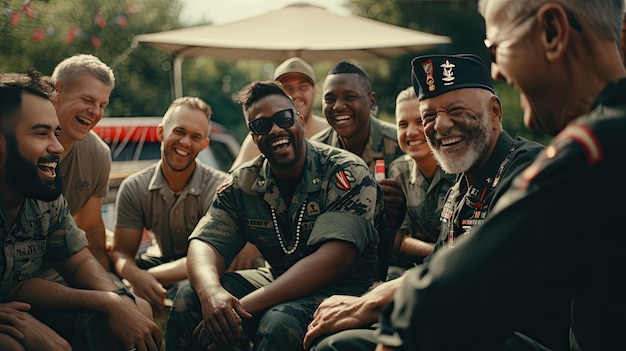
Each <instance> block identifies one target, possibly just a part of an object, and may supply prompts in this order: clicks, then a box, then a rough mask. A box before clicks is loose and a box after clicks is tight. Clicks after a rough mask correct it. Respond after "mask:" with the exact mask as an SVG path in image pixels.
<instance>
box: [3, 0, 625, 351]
mask: <svg viewBox="0 0 626 351" xmlns="http://www.w3.org/2000/svg"><path fill="white" fill-rule="evenodd" d="M526 2H531V0H528V1H520V2H519V4H516V5H513V4H511V3H506V2H498V1H493V0H491V1H489V0H481V1H480V3H479V7H480V11H481V14H482V15H483V16H484V17H485V23H486V28H487V38H488V39H489V41H490V44H489V46H488V47H489V49H490V50H491V53H492V56H493V57H492V64H491V70H490V69H489V67H488V66H487V65H486V64H485V63H484V62H483V61H482V60H481V59H480V58H479V57H478V56H475V55H471V54H456V55H424V56H418V57H416V58H414V59H413V61H412V62H411V71H410V75H411V81H412V86H410V87H407V88H406V89H404V90H402V91H401V92H400V93H399V94H398V97H397V100H396V113H395V115H396V124H395V125H393V124H391V123H388V122H384V121H382V120H380V119H378V118H376V116H375V111H376V110H377V107H376V93H375V92H374V90H373V89H372V85H371V82H370V79H369V77H368V75H367V74H366V73H365V72H364V71H363V70H362V69H361V68H359V67H358V66H357V65H355V64H354V63H351V62H348V61H342V62H339V63H338V64H337V65H335V66H334V67H333V68H332V69H331V70H330V71H329V72H328V74H327V76H326V77H325V79H324V83H323V89H322V112H323V114H324V117H325V122H324V119H323V118H320V117H317V116H315V115H314V114H313V112H312V111H313V101H314V100H315V97H316V94H317V90H316V88H315V81H316V79H315V72H314V70H313V69H312V67H311V66H310V65H309V64H308V63H306V62H305V61H303V60H302V59H300V58H297V57H294V58H291V59H289V60H287V61H285V62H284V63H283V64H281V65H280V66H278V67H277V69H276V72H275V75H274V80H268V81H255V82H252V83H250V84H248V85H246V86H245V87H244V88H243V89H242V90H241V91H240V94H239V99H240V103H241V106H242V112H243V117H244V120H245V123H246V124H247V126H248V129H249V130H250V134H249V135H248V136H247V138H246V140H245V141H244V144H243V146H242V150H244V152H242V154H241V155H240V157H239V158H238V159H237V161H236V163H235V164H234V165H233V167H232V169H231V170H230V171H229V172H228V173H225V172H222V171H218V170H215V169H212V168H211V167H208V166H206V165H204V164H203V163H202V162H200V161H199V160H197V155H198V153H199V152H200V151H201V150H202V149H203V148H205V147H207V146H208V145H209V143H210V135H209V130H210V123H211V114H212V110H211V107H210V106H209V105H208V104H207V103H206V102H204V101H203V100H201V99H199V98H197V97H183V98H179V99H176V100H174V101H173V102H172V104H171V105H170V107H169V108H168V110H167V111H166V113H165V114H164V116H163V119H162V121H161V123H160V124H159V126H158V127H157V137H158V139H159V140H160V141H161V159H160V160H159V161H158V162H156V163H155V164H154V165H152V166H149V167H148V168H146V169H144V170H141V171H139V172H137V173H135V174H133V175H131V176H130V177H128V178H126V179H125V180H124V181H123V183H122V184H121V186H120V189H119V191H118V194H117V199H116V210H117V214H116V225H115V228H114V235H113V242H112V244H111V247H109V248H108V249H107V248H105V246H104V244H103V243H104V231H103V224H102V218H101V216H100V214H99V213H98V215H97V216H95V217H99V218H94V216H93V213H94V209H96V208H98V206H101V205H102V197H103V187H102V177H103V176H106V175H108V174H107V173H108V169H110V162H111V161H110V160H111V159H110V154H107V153H106V152H108V149H107V146H106V145H105V144H104V143H103V142H102V141H101V140H100V139H98V137H97V136H96V135H95V134H94V133H93V132H92V131H91V129H92V128H93V127H94V126H95V125H96V124H97V122H98V121H99V120H100V119H101V118H102V115H103V110H104V108H105V106H106V105H107V104H108V97H109V94H110V92H111V91H112V89H113V86H114V78H113V75H112V71H111V69H110V68H109V67H107V66H106V65H105V64H103V63H102V62H101V61H100V60H98V59H97V58H95V57H94V56H91V55H77V56H74V57H72V58H69V59H67V60H64V61H63V62H62V63H61V64H59V66H58V67H57V69H55V72H54V73H53V75H52V76H51V77H47V76H43V75H42V74H41V73H39V72H37V71H34V70H31V71H29V72H28V73H26V74H17V73H2V74H0V171H1V172H0V195H1V205H2V207H1V210H0V221H1V222H2V229H0V242H2V245H3V248H4V250H3V252H4V254H3V255H1V256H0V268H1V270H2V273H3V279H2V281H1V283H0V298H1V300H0V345H2V348H3V350H4V349H6V350H41V349H46V350H69V349H74V350H117V349H119V350H159V349H161V348H162V347H163V345H165V347H166V348H167V349H168V350H230V349H241V350H250V349H253V350H301V349H306V350H456V349H472V350H473V349H481V350H485V349H487V350H491V349H493V350H496V349H505V350H529V349H530V350H546V349H550V350H566V349H570V348H571V349H580V350H601V349H615V348H619V345H620V344H619V342H620V335H619V332H620V331H621V329H622V328H621V327H623V326H624V322H623V321H622V320H623V319H622V318H620V316H621V315H622V313H621V312H626V311H624V307H623V306H624V304H623V300H624V297H625V296H626V291H624V290H623V288H622V287H621V286H622V285H621V284H619V283H616V282H615V280H618V272H620V271H621V269H622V268H624V262H623V258H621V257H622V256H620V248H621V247H623V245H621V244H622V243H623V241H624V239H623V236H622V235H619V233H615V232H616V230H618V229H616V226H617V225H618V224H617V223H616V221H615V219H616V218H619V217H618V216H619V214H620V213H621V212H622V211H621V210H623V208H622V207H620V206H619V205H618V202H617V201H619V200H621V198H622V197H623V195H626V194H624V189H625V187H620V186H618V185H615V184H611V182H608V181H606V180H605V178H609V177H610V175H612V174H617V173H616V172H617V171H618V170H619V169H621V167H622V166H621V165H622V164H623V161H625V160H624V153H623V152H621V149H620V145H621V143H619V140H618V138H619V137H618V135H620V134H622V132H626V95H625V92H626V69H624V64H623V61H622V60H623V56H620V52H619V50H618V48H619V45H618V42H619V38H620V34H619V27H620V24H621V23H622V16H621V13H622V12H623V3H622V0H603V1H598V2H597V3H593V4H591V3H584V2H582V3H581V2H577V1H574V0H563V1H562V2H559V3H555V2H549V1H538V2H537V5H536V8H534V9H532V10H531V11H529V10H528V8H526V7H525V6H524V5H525V3H526ZM591 10H593V11H591ZM583 14H585V15H587V16H582V15H583ZM609 18H610V19H611V21H612V22H611V21H609V22H611V24H612V25H607V24H606V22H607V21H606V19H609ZM613 22H614V23H613ZM512 23H513V24H515V26H514V27H511V26H510V24H512ZM529 24H530V25H529ZM520 28H524V29H525V30H526V32H525V33H521V31H520ZM505 34H506V35H508V36H506V37H505V36H504V35H505ZM587 48H592V49H591V50H588V49H587ZM522 55H524V61H521V60H520V57H521V56H522ZM533 60H534V61H533ZM522 62H533V63H535V65H534V68H535V69H536V70H537V74H533V75H529V74H528V72H527V68H524V67H522V66H520V64H521V63H522ZM591 63H593V64H591ZM546 77H547V78H546ZM572 77H574V78H575V79H574V80H573V78H572ZM492 78H495V79H500V78H504V79H506V80H507V82H509V83H510V84H513V85H515V86H516V87H518V88H519V89H520V90H521V92H522V104H523V107H524V113H525V116H524V122H525V124H526V125H527V126H528V127H529V128H534V129H538V130H540V131H543V132H545V133H547V134H549V135H553V136H554V139H553V141H552V142H551V144H550V145H549V146H548V147H544V146H543V145H541V144H539V143H536V142H533V141H529V140H527V139H524V138H521V137H513V136H511V135H509V134H508V133H507V132H506V131H505V130H503V128H502V118H503V109H502V105H501V103H500V100H499V98H498V96H497V93H496V90H495V89H494V85H493V81H492ZM578 79H580V80H582V79H585V84H584V86H581V85H579V84H577V83H576V82H577V80H578ZM103 150H104V151H106V152H103ZM381 165H385V168H384V175H383V177H381V178H378V177H377V176H376V173H377V171H381V170H380V169H378V168H379V167H381ZM103 172H106V173H105V174H104V175H103ZM104 183H105V186H104V188H106V180H105V181H104ZM581 200H582V201H581ZM589 202H592V203H593V204H594V205H587V206H581V205H582V204H584V203H587V204H588V203H589ZM576 210H578V211H576ZM581 210H582V211H581ZM572 213H580V216H578V218H572V215H571V214H572ZM144 230H148V231H150V232H151V233H152V234H153V235H154V238H155V241H156V243H157V245H158V249H159V253H160V254H159V255H148V254H143V255H140V254H139V253H138V249H139V243H140V240H141V236H142V232H143V231H144ZM103 253H104V256H103ZM44 267H46V268H47V269H54V271H55V272H58V273H59V274H60V277H54V278H50V277H49V276H48V275H47V274H43V273H46V270H44V269H43V268H44ZM122 278H123V279H124V280H122ZM166 300H172V306H171V310H170V311H169V315H168V316H167V325H166V328H165V330H164V331H162V330H160V329H159V327H158V326H157V325H156V324H155V323H154V321H153V317H154V316H155V315H157V314H159V313H161V311H162V307H163V305H164V304H165V301H166ZM162 332H164V335H165V338H164V340H163V337H162V335H163V333H162Z"/></svg>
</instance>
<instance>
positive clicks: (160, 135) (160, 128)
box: [156, 124, 163, 141]
mask: <svg viewBox="0 0 626 351" xmlns="http://www.w3.org/2000/svg"><path fill="white" fill-rule="evenodd" d="M156 134H157V139H159V141H163V125H162V124H159V125H158V126H157V128H156Z"/></svg>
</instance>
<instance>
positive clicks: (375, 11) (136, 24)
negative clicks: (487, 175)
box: [0, 0, 547, 141]
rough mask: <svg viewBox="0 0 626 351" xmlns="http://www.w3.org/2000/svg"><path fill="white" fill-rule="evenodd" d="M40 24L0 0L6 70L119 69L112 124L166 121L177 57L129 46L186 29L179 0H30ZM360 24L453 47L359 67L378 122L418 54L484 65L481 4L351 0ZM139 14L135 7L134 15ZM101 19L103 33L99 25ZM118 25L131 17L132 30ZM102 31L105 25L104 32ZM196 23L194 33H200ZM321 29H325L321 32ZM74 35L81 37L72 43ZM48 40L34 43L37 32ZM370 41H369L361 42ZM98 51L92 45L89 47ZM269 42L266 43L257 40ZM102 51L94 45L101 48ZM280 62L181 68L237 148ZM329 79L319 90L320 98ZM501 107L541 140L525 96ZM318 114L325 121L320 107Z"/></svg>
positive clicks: (12, 1)
mask: <svg viewBox="0 0 626 351" xmlns="http://www.w3.org/2000/svg"><path fill="white" fill-rule="evenodd" d="M30 4H31V6H32V8H33V9H34V16H33V18H30V17H29V16H27V14H26V13H25V12H24V11H23V9H22V6H23V0H0V6H2V8H3V9H11V10H13V11H20V12H21V18H20V21H19V23H18V24H17V25H15V26H13V25H12V23H11V17H10V16H9V15H8V14H7V12H6V11H3V13H4V15H0V71H3V72H8V71H11V72H24V71H25V70H26V69H28V68H29V67H36V68H37V69H39V70H40V71H42V72H43V73H44V74H52V71H53V69H54V67H55V66H56V64H57V63H58V62H60V61H61V60H62V59H64V58H65V57H68V56H71V55H74V54H77V53H91V54H94V55H96V56H98V57H99V58H100V59H102V61H104V62H105V63H107V64H109V65H110V66H111V67H113V69H114V71H115V76H116V86H115V89H114V90H113V92H112V94H111V99H110V104H109V107H108V108H107V109H106V111H105V114H106V115H107V116H160V115H162V114H163V113H164V112H165V110H166V109H167V107H168V105H169V104H170V102H171V101H172V99H173V98H174V93H173V88H172V86H173V83H172V82H173V72H172V59H173V58H172V56H170V55H168V54H165V53H164V52H161V51H159V50H157V49H154V48H152V47H149V46H147V45H139V46H137V45H133V37H134V36H135V35H138V34H143V33H154V32H160V31H165V30H171V29H176V28H181V27H182V24H181V23H180V22H179V20H178V17H179V13H180V11H181V8H182V5H181V1H180V0H174V1H171V0H82V1H81V0H31V2H30ZM347 4H348V6H349V7H350V9H351V10H352V12H353V13H354V14H356V15H361V16H365V17H370V18H373V19H376V20H379V21H383V22H386V23H391V24H394V25H399V26H403V27H408V28H412V29H416V30H420V31H425V32H429V33H434V34H440V35H446V36H449V37H450V38H451V39H452V43H451V44H448V45H442V46H439V47H436V48H434V49H431V50H428V51H425V52H422V53H413V54H407V55H405V56H402V57H398V58H394V59H389V60H382V59H381V60H367V61H362V62H359V64H360V65H361V66H362V67H363V68H364V69H365V70H366V71H367V72H368V74H369V75H370V77H371V79H372V84H373V87H374V89H375V91H376V93H377V103H378V109H379V116H380V118H382V119H385V120H388V121H391V122H394V110H395V97H396V95H397V93H398V92H400V91H401V90H402V89H404V88H406V87H407V86H409V85H410V84H411V80H410V74H409V69H410V61H411V59H412V58H413V57H415V56H417V55H419V54H428V53H460V52H465V53H474V54H477V55H479V56H481V57H482V58H483V59H484V60H485V61H486V62H488V61H487V60H488V59H489V58H488V55H487V51H486V49H485V47H484V45H483V39H484V37H485V35H484V22H483V19H482V17H481V16H480V15H479V14H478V11H477V8H476V1H474V0H472V1H462V0H438V1H416V0H383V1H381V0H348V3H347ZM133 5H134V6H135V7H134V8H133V7H132V6H133ZM97 14H100V16H102V18H103V19H104V20H105V25H104V26H103V27H101V26H99V25H98V24H97V23H96V22H97V21H94V19H95V16H96V15H97ZM117 16H125V18H126V20H127V23H124V22H123V21H122V22H120V21H119V18H118V17H117ZM101 24H102V23H101ZM200 24H203V23H197V24H194V25H200ZM320 25H324V24H323V23H320ZM72 27H75V28H79V29H80V30H79V31H77V33H76V36H75V37H74V39H73V40H72V41H71V42H69V43H67V42H66V41H67V38H68V35H69V32H70V30H71V28H72ZM37 30H38V31H39V33H40V34H41V32H42V31H43V32H44V33H45V35H43V37H42V38H40V39H39V40H34V38H33V33H34V32H35V31H37ZM363 35H364V36H367V35H368V33H363ZM92 37H95V38H97V40H98V41H99V42H100V44H101V45H100V47H96V46H97V45H96V46H94V43H93V42H92V41H91V38H92ZM259 40H270V38H259ZM96 43H97V42H96ZM276 64H278V63H277V62H271V63H270V62H263V61H260V60H237V59H235V58H233V59H232V60H215V59H212V58H206V57H204V58H186V59H185V60H184V62H183V69H182V77H183V94H184V95H195V96H199V97H201V98H202V99H204V100H205V101H207V102H208V103H209V104H210V105H211V106H212V108H213V111H214V115H213V120H214V121H216V122H219V123H221V124H223V125H225V126H226V127H227V128H228V129H229V130H230V131H231V132H232V133H233V134H234V135H235V136H236V137H237V138H238V139H239V140H242V139H243V137H244V136H245V134H246V133H247V130H246V128H245V125H244V123H243V117H242V114H241V108H240V106H239V105H238V103H237V93H238V91H239V90H240V89H241V88H242V87H243V86H244V85H246V84H248V83H249V82H251V81H252V80H259V79H270V78H271V76H272V72H273V69H274V67H275V65H276ZM334 64H335V62H330V61H322V62H315V63H313V66H314V67H315V70H316V72H318V73H321V72H324V73H325V72H327V71H328V70H329V69H330V68H331V67H332V66H333V65H334ZM323 81H324V74H319V77H318V82H317V87H318V90H319V91H320V94H321V89H322V85H323ZM498 93H499V95H500V98H501V100H502V103H503V106H504V112H505V113H504V116H505V117H504V122H503V123H504V126H505V128H506V129H507V130H508V131H509V132H510V133H511V134H513V135H524V136H527V137H529V138H531V139H535V140H541V141H545V140H547V139H546V138H545V137H542V136H540V135H537V134H533V133H531V132H529V131H528V130H526V128H525V127H524V126H523V124H522V117H521V116H522V112H521V110H520V108H519V94H518V93H517V92H516V91H515V90H513V89H512V88H510V87H508V86H506V85H505V84H498ZM320 94H318V98H317V99H316V105H315V112H316V113H317V114H318V115H322V114H321V99H320V97H319V95H320Z"/></svg>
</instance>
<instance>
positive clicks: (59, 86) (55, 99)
mask: <svg viewBox="0 0 626 351" xmlns="http://www.w3.org/2000/svg"><path fill="white" fill-rule="evenodd" d="M54 87H55V88H56V90H57V93H56V94H55V96H54V97H53V98H52V99H51V101H52V103H53V104H56V103H57V102H58V101H59V95H61V93H62V92H63V84H61V82H60V81H58V80H57V81H56V82H54Z"/></svg>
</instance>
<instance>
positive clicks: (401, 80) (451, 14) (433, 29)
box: [349, 0, 549, 143]
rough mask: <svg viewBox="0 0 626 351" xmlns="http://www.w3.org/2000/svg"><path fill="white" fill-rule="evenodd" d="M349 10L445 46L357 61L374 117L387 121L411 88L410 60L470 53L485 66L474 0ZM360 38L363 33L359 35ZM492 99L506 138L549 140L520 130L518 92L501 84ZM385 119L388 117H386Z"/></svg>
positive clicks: (370, 2)
mask: <svg viewBox="0 0 626 351" xmlns="http://www.w3.org/2000/svg"><path fill="white" fill-rule="evenodd" d="M349 5H350V9H351V10H352V12H353V13H354V14H356V15H360V16H364V17H369V18H373V19H376V20H379V21H383V22H386V23H390V24H394V25H397V26H401V27H407V28H411V29H415V30H419V31H423V32H428V33H433V34H438V35H445V36H448V37H450V39H451V40H452V43H451V44H446V45H440V46H438V47H436V48H434V49H431V50H427V51H424V52H419V53H412V54H408V55H405V56H402V57H398V58H394V59H389V60H372V61H368V62H365V61H364V62H362V66H363V68H364V69H365V70H366V71H367V72H368V74H369V75H370V77H371V79H372V85H373V87H374V89H375V90H376V93H377V103H378V108H379V115H380V116H381V118H383V119H387V120H392V121H393V118H394V117H393V116H394V109H395V97H396V95H397V93H399V92H400V91H401V90H402V89H404V88H406V87H407V86H409V85H410V84H411V75H410V69H411V60H412V59H413V58H414V57H416V56H419V55H427V54H455V53H471V54H475V55H478V56H480V57H481V58H482V59H483V60H484V61H485V62H487V63H488V62H490V59H489V55H488V52H487V49H486V48H485V46H484V44H483V41H484V39H485V23H484V20H483V18H482V16H481V15H480V14H479V13H478V6H477V1H475V0H437V1H427V0H385V1H380V0H349ZM364 35H367V34H366V33H364ZM497 86H498V89H497V92H498V95H499V97H500V100H501V102H502V105H503V109H504V120H503V125H504V128H505V129H506V130H507V131H508V132H509V133H511V135H514V136H516V135H521V136H524V137H527V138H529V139H532V140H536V141H539V142H543V143H545V142H547V141H549V139H548V138H547V137H545V136H543V135H540V134H537V133H535V132H532V131H529V130H527V129H526V127H524V125H523V121H522V111H521V108H520V105H519V93H518V92H517V91H515V90H514V89H512V88H511V87H509V86H507V85H506V84H497ZM390 117H391V118H390Z"/></svg>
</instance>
